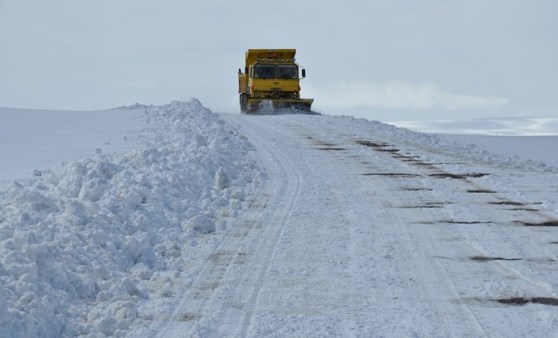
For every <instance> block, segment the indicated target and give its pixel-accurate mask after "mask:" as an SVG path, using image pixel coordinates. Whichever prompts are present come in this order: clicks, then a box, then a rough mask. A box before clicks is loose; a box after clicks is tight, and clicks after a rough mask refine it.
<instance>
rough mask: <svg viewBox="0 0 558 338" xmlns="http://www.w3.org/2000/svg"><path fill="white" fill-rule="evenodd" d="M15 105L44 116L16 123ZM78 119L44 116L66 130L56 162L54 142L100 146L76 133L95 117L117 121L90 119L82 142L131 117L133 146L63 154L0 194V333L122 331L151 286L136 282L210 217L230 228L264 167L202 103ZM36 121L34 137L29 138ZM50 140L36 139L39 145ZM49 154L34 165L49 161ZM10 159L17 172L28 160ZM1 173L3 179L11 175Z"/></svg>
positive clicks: (211, 224)
mask: <svg viewBox="0 0 558 338" xmlns="http://www.w3.org/2000/svg"><path fill="white" fill-rule="evenodd" d="M17 113H21V114H23V115H24V116H25V115H26V116H25V119H26V120H27V118H34V117H37V116H38V115H42V114H47V115H48V114H49V113H48V112H41V113H40V114H39V113H36V112H25V111H10V114H9V115H10V116H9V117H10V119H11V120H12V121H14V120H17V118H16V117H17V116H16V115H17ZM80 115H81V118H83V120H81V122H80V119H79V117H78V116H76V115H75V114H74V113H58V114H56V113H55V114H53V115H52V116H50V119H52V120H49V121H50V124H51V125H56V123H58V124H59V125H58V127H56V128H54V129H56V130H60V129H65V128H68V129H71V132H67V133H61V134H58V135H59V137H60V138H56V137H53V138H52V139H55V140H56V144H53V145H52V146H53V148H52V149H51V150H50V152H49V154H52V155H53V158H54V159H57V160H58V159H61V157H60V154H59V153H58V148H57V146H58V145H59V144H66V142H67V143H68V144H69V145H65V146H63V151H62V152H63V153H66V151H67V152H69V153H70V154H71V155H75V156H79V155H83V154H84V153H86V152H88V151H89V150H90V149H91V148H90V146H91V145H95V143H94V142H93V141H92V140H90V139H88V140H87V141H89V142H79V137H78V135H80V131H86V130H88V129H89V128H90V127H91V124H90V123H89V122H91V121H92V120H93V119H97V118H99V119H108V120H115V122H113V123H111V122H109V121H104V122H103V123H102V124H101V123H97V124H94V126H95V128H96V130H95V132H86V133H85V134H86V135H87V137H88V138H91V139H92V138H94V137H95V135H101V134H102V133H99V131H101V130H103V128H104V127H106V128H107V129H105V130H107V131H112V130H116V131H121V130H125V128H124V127H125V126H126V123H127V122H128V121H129V120H130V118H131V121H129V122H130V125H129V126H128V129H127V131H128V132H130V133H131V135H130V138H129V139H136V140H137V141H136V142H134V143H135V144H137V146H136V147H135V149H127V150H123V149H125V148H133V147H131V146H129V147H120V148H119V149H120V150H123V151H121V152H116V151H115V152H111V153H110V154H102V153H101V154H98V155H95V154H93V153H91V155H90V156H91V157H90V158H87V159H83V160H79V161H68V162H67V163H66V164H65V165H64V166H63V168H62V170H59V173H56V172H54V171H51V170H49V169H41V170H38V169H37V170H35V176H34V177H31V178H29V179H28V180H25V182H19V181H18V180H16V181H14V182H13V183H12V185H11V186H10V187H9V188H8V189H7V190H6V191H4V192H3V193H2V195H1V209H0V210H1V214H0V215H1V218H0V224H1V228H0V231H1V233H0V252H1V254H0V257H1V261H0V279H1V280H2V288H1V289H0V292H1V296H2V297H1V299H2V302H3V303H4V304H3V305H4V306H2V311H3V312H2V316H1V317H0V318H1V319H0V321H1V323H0V326H1V327H2V332H3V333H2V335H3V336H14V337H22V336H28V337H30V336H37V335H44V336H73V335H89V334H93V333H95V332H100V333H103V334H105V335H113V334H114V335H119V334H122V332H125V330H126V329H127V328H128V326H129V325H130V324H131V323H132V322H133V321H134V320H135V319H136V318H137V315H138V314H137V301H138V299H142V298H145V297H149V295H150V294H151V293H152V292H153V291H154V290H149V289H148V290H146V289H145V288H143V289H140V288H139V287H138V285H141V281H142V280H149V279H153V278H158V277H157V276H158V272H159V271H166V270H168V269H169V268H170V267H171V266H172V264H173V262H174V261H176V260H177V259H188V257H181V251H182V249H183V247H184V245H194V244H195V243H196V239H197V238H198V236H199V235H200V234H207V233H210V232H213V231H215V226H216V224H218V225H219V227H220V229H226V228H227V226H229V223H230V220H229V219H230V217H231V216H232V215H234V214H235V213H237V212H239V211H240V210H241V209H242V208H243V205H244V204H245V203H246V202H245V201H244V196H245V195H248V196H249V195H250V193H251V192H252V190H253V189H254V188H255V186H257V180H258V177H259V176H260V174H261V173H260V170H259V169H258V168H257V167H256V166H255V164H254V161H253V159H251V157H250V152H251V149H252V147H251V146H250V145H249V144H248V142H247V141H246V139H245V138H244V137H242V136H241V135H239V134H238V132H237V131H236V130H235V129H233V128H230V127H228V126H226V125H224V123H223V122H222V121H221V120H220V119H219V118H218V116H217V115H216V114H213V113H211V112H209V111H208V110H207V109H206V108H203V107H202V106H201V104H200V103H199V102H198V101H197V100H192V101H191V102H188V103H180V102H174V103H172V104H170V105H167V106H163V107H156V108H146V109H140V111H138V110H137V109H135V110H131V111H130V112H126V111H125V110H119V111H108V112H104V113H102V114H98V112H93V113H90V114H86V113H81V114H80ZM109 115H110V117H109ZM140 117H141V119H142V121H143V124H144V126H143V127H142V130H139V131H138V130H136V127H138V126H139V124H138V123H137V121H134V120H136V119H139V118H140ZM68 118H71V120H70V121H67V119H68ZM56 119H58V120H56ZM44 120H46V118H43V121H44ZM17 122H21V123H22V124H19V126H20V127H21V126H23V121H17ZM35 122H36V121H35ZM35 122H34V123H32V125H31V127H30V129H31V130H28V132H29V134H32V135H34V134H35V130H34V127H36V126H38V124H35ZM47 127H48V125H47ZM20 130H26V129H25V127H24V128H21V129H20ZM54 132H55V131H48V133H50V134H54ZM46 134H47V132H45V133H39V135H38V136H39V137H45V135H46ZM14 135H15V133H14ZM65 136H67V138H65V139H63V138H64V137H65ZM39 137H38V138H39ZM120 137H124V135H120ZM103 139H105V140H107V139H108V140H110V139H111V137H104V138H103ZM49 140H51V139H50V138H48V137H46V138H44V139H43V143H42V146H43V150H45V149H46V148H47V146H48V142H49ZM74 140H76V141H77V142H74ZM35 142H36V143H35ZM33 143H34V144H39V143H40V142H39V141H33ZM76 143H77V144H78V145H76ZM27 145H29V144H24V145H20V146H18V147H15V149H14V150H13V151H14V153H15V154H17V153H19V152H21V151H22V150H23V149H22V147H25V146H27ZM72 146H74V147H77V148H79V149H78V150H76V151H74V149H73V148H72ZM80 147H82V148H80ZM80 149H81V150H82V151H83V152H80V151H79V150H80ZM32 154H35V153H33V152H32V153H31V155H32ZM3 158H4V161H6V162H7V161H10V160H11V159H12V158H13V157H12V156H7V155H5V157H3ZM44 158H46V157H44V156H40V157H39V160H38V162H37V163H38V164H39V165H41V166H42V165H44V164H45V161H44V160H43V159H44ZM6 162H4V163H6ZM14 162H15V163H13V166H14V167H15V168H17V169H18V168H20V166H22V165H24V164H25V163H23V162H18V161H14ZM29 162H31V161H29ZM11 169H14V168H11ZM27 169H31V168H27ZM7 172H8V173H9V174H8V175H7V176H8V177H10V176H12V175H14V174H13V173H17V171H10V170H8V171H7ZM215 182H217V184H215Z"/></svg>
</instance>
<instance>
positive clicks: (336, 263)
mask: <svg viewBox="0 0 558 338" xmlns="http://www.w3.org/2000/svg"><path fill="white" fill-rule="evenodd" d="M0 119H1V121H2V124H1V125H0V141H1V142H2V148H1V149H0V158H1V159H2V162H1V163H2V165H1V166H0V281H1V287H0V327H2V333H1V335H2V337H4V336H5V337H24V336H25V337H31V336H49V337H58V336H76V335H78V336H91V337H97V336H105V335H106V336H111V335H112V336H130V337H138V336H142V337H152V336H161V337H167V336H170V337H178V336H184V335H186V336H200V337H214V336H227V335H240V336H276V337H281V336H301V337H302V336H417V337H426V336H482V335H487V336H553V335H555V334H556V332H558V319H557V318H558V310H557V307H556V306H555V305H558V301H557V300H556V297H557V296H558V283H557V282H556V281H557V280H558V274H557V273H556V268H555V262H556V261H557V260H558V249H557V246H556V243H558V233H557V232H556V231H554V228H553V226H551V225H553V224H554V225H555V223H553V222H556V221H555V220H556V219H557V218H558V198H557V195H558V179H557V178H558V162H557V160H556V155H555V150H554V149H556V148H557V147H558V136H555V135H558V131H557V130H556V120H550V119H548V120H545V121H542V122H541V121H539V123H538V124H537V127H536V128H535V127H534V126H531V127H528V128H524V127H525V126H526V124H525V120H523V121H522V120H517V121H513V120H511V119H506V120H505V121H504V122H502V121H503V120H500V122H499V121H497V120H476V121H469V122H468V123H469V125H467V123H459V124H458V123H453V124H452V123H449V122H444V123H439V122H433V123H431V124H430V125H429V124H428V123H426V122H421V123H418V122H406V123H397V124H398V125H400V126H402V127H404V128H410V129H414V130H421V131H424V132H428V133H434V134H438V135H430V134H422V133H417V132H414V131H411V130H409V129H401V128H397V127H394V126H391V125H387V124H382V123H378V122H371V121H366V120H362V119H354V118H351V117H328V116H287V115H286V116H260V117H254V116H241V115H239V114H220V115H219V114H215V113H212V112H210V111H209V110H207V109H206V108H204V107H203V106H202V105H201V103H200V102H198V101H197V100H195V99H193V100H192V101H190V102H173V103H171V104H169V105H165V106H161V107H146V106H140V105H135V106H131V107H127V108H119V109H113V110H107V111H96V112H69V111H39V110H22V109H12V108H0ZM483 122H486V123H485V124H483ZM473 125H474V126H473ZM496 125H497V126H498V127H497V128H496ZM522 126H523V127H522ZM496 129H498V130H499V131H498V132H495V130H496ZM535 129H536V132H534V130H535ZM471 134H476V135H471ZM494 135H504V136H494ZM519 135H524V136H519ZM545 222H546V223H547V225H548V226H541V224H545ZM520 224H523V225H524V226H521V225H520ZM434 225H435V226H434ZM510 304H511V305H510ZM533 323H537V324H536V325H534V324H533ZM532 324H533V325H532Z"/></svg>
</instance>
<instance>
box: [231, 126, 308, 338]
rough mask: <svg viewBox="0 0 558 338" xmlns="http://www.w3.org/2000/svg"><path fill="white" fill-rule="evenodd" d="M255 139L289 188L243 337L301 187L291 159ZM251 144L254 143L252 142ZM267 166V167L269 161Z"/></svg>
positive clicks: (254, 291)
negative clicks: (285, 180)
mask: <svg viewBox="0 0 558 338" xmlns="http://www.w3.org/2000/svg"><path fill="white" fill-rule="evenodd" d="M260 126H262V125H260ZM262 127H263V126H262ZM248 135H249V137H250V132H249V131H248ZM252 139H253V140H254V141H256V140H255V139H254V138H253V136H252ZM257 141H258V143H259V145H258V146H259V147H261V148H262V150H264V151H265V152H266V153H267V154H268V155H270V157H272V158H271V160H272V162H274V164H275V166H276V168H278V169H279V170H278V171H279V172H282V173H283V175H284V177H285V178H288V181H287V184H286V186H287V187H288V188H289V189H288V190H287V193H286V194H285V196H286V199H285V198H283V200H284V201H283V203H285V202H286V204H287V207H286V208H285V209H282V208H280V209H279V210H278V212H277V214H276V215H275V217H274V218H276V219H277V223H278V226H277V230H276V233H275V234H274V238H275V240H274V241H273V245H272V246H270V247H269V249H268V251H267V252H266V254H265V257H266V258H265V262H264V264H263V267H262V269H261V271H260V274H259V276H258V279H257V282H256V285H255V287H254V289H253V290H252V294H251V296H250V304H251V305H252V306H251V307H250V308H249V310H248V312H247V313H246V315H245V316H244V319H243V321H242V329H241V330H240V336H241V337H245V336H246V335H247V333H248V329H249V328H250V325H251V320H252V317H253V315H254V308H255V307H256V305H257V303H258V298H259V295H260V292H261V288H262V285H263V281H264V279H265V276H266V274H267V271H268V268H269V265H270V261H271V259H272V257H273V256H274V255H275V251H276V249H277V243H278V242H279V239H280V238H281V235H282V233H283V231H284V229H285V226H286V224H287V221H288V220H289V218H290V217H291V214H292V211H293V207H294V205H295V204H296V202H297V201H298V198H299V196H300V192H301V187H302V177H301V175H300V173H299V172H298V171H297V169H296V167H295V166H294V165H293V163H292V161H291V160H290V159H289V157H288V156H286V155H285V154H283V153H282V152H281V151H280V149H279V148H278V147H277V146H274V145H273V144H272V143H271V142H269V141H268V140H266V138H265V137H259V138H258V140H257ZM253 144H256V143H255V142H253ZM267 167H268V168H269V162H268V165H267ZM285 174H286V175H285Z"/></svg>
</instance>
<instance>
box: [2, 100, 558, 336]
mask: <svg viewBox="0 0 558 338" xmlns="http://www.w3.org/2000/svg"><path fill="white" fill-rule="evenodd" d="M345 119H346V120H344V118H341V117H339V118H337V120H335V119H332V122H327V123H330V128H332V130H334V129H335V128H336V125H334V124H333V123H334V121H339V122H340V123H341V124H344V123H346V124H347V125H350V123H349V122H351V123H353V122H352V121H353V120H352V118H345ZM0 120H1V121H2V123H1V124H0V142H1V144H2V147H1V148H0V159H2V162H1V163H2V164H1V165H0V281H1V285H0V327H1V328H2V332H1V336H2V337H4V336H5V337H23V336H29V337H31V336H49V337H56V336H76V335H82V336H91V337H93V336H103V335H107V336H110V335H113V336H126V335H128V334H130V332H134V333H137V334H139V335H145V336H150V335H152V334H153V333H154V332H153V331H152V330H153V328H149V325H150V324H148V323H149V322H150V321H152V320H156V319H158V317H157V313H160V315H161V316H162V317H164V315H163V314H162V313H165V312H166V311H169V306H170V305H169V304H175V305H176V304H177V302H176V301H174V302H168V301H167V300H168V299H169V298H172V297H173V295H174V292H175V290H176V288H177V286H176V283H177V282H176V280H179V279H184V280H189V279H194V278H196V277H197V276H198V275H196V271H197V270H195V269H193V270H191V271H190V270H187V269H185V268H184V267H188V266H194V267H195V266H196V262H195V261H196V259H198V258H199V257H197V256H196V255H198V253H196V252H201V253H208V252H211V248H215V247H217V246H219V245H221V242H220V239H219V236H220V234H223V233H227V231H229V229H230V228H231V227H233V226H235V219H236V218H237V217H239V215H241V214H243V213H244V212H246V210H247V209H249V207H250V205H251V203H252V202H253V201H252V200H253V198H254V197H255V196H256V195H257V194H258V192H260V189H261V188H262V186H264V185H265V184H266V182H267V181H268V179H269V178H268V174H267V173H266V168H264V167H263V166H262V165H261V163H262V161H261V160H258V158H257V156H256V150H255V148H254V146H253V145H252V144H250V142H249V141H248V138H247V137H246V136H244V135H243V134H242V133H241V132H240V131H239V128H237V127H235V126H233V125H232V124H230V123H228V122H225V120H230V118H226V119H222V118H221V117H220V116H219V115H218V114H215V113H212V112H210V111H209V110H208V109H206V108H204V107H203V106H202V104H201V103H200V102H199V101H198V100H196V99H192V100H191V101H190V102H173V103H171V104H169V105H165V106H160V107H151V106H141V105H135V106H130V107H123V108H118V109H112V110H106V111H95V112H68V111H41V110H24V109H12V108H0ZM328 121H329V120H328ZM486 121H488V120H486ZM508 122H509V120H508ZM280 123H281V122H280ZM482 123H483V121H482V120H479V121H475V124H476V127H477V129H479V130H480V129H483V128H482ZM490 123H492V124H493V123H494V121H493V120H492V121H490ZM518 123H521V121H518ZM363 125H366V124H365V123H364V124H363ZM400 125H401V126H404V127H408V128H412V129H413V128H414V129H419V130H426V131H428V132H432V133H436V134H446V133H447V134H451V133H452V132H454V131H455V129H453V127H455V124H452V125H451V127H452V128H450V127H449V126H450V124H446V126H447V127H448V128H446V129H444V125H443V124H436V123H433V125H432V128H430V129H429V128H427V127H426V126H425V124H424V123H423V125H421V126H418V125H417V124H416V123H414V124H413V123H407V124H405V123H401V124H400ZM506 125H507V126H508V131H507V132H504V133H500V134H499V135H501V134H505V135H514V137H513V138H510V137H509V136H505V139H504V138H502V136H487V135H486V134H490V133H487V132H486V130H488V129H490V128H491V127H492V126H490V125H487V126H485V127H486V128H484V132H479V133H478V134H484V135H476V136H475V135H467V136H463V135H440V136H439V137H438V136H430V135H424V134H420V133H416V132H413V131H410V130H405V129H400V128H394V127H391V126H387V125H382V124H377V125H375V126H376V127H375V128H377V129H378V130H383V131H384V132H386V133H387V134H390V135H393V137H394V139H398V138H400V139H402V140H403V139H406V140H407V142H409V143H413V142H414V143H416V144H420V145H421V146H424V147H430V148H432V149H436V148H437V147H439V148H440V149H441V150H443V152H444V153H452V152H455V153H463V154H464V155H465V156H469V157H471V158H475V160H476V161H480V162H486V163H490V164H491V165H496V166H503V167H512V168H518V169H519V170H527V171H534V172H540V173H542V174H546V173H548V174H552V175H553V174H555V173H558V162H557V160H556V155H555V150H554V149H556V147H557V146H558V136H552V135H557V134H558V133H557V132H556V129H555V124H554V122H552V123H549V124H539V129H538V131H539V132H540V133H539V134H537V135H544V136H537V137H533V136H529V138H524V137H527V136H517V134H518V130H520V128H516V127H517V125H516V124H514V123H507V124H506ZM544 128H547V129H546V131H544V130H543V129H544ZM342 131H344V132H346V133H347V134H350V133H351V130H350V128H349V127H346V128H345V129H342ZM316 132H317V131H316ZM320 132H322V131H320ZM317 133H318V132H317ZM466 134H468V133H466ZM519 134H522V132H519ZM525 134H527V135H532V134H528V133H525ZM331 135H332V134H331ZM324 137H325V136H324ZM335 141H338V140H333V139H332V140H329V142H331V143H335ZM524 141H527V142H524ZM527 146H528V148H527ZM551 177H555V176H551ZM550 183H553V184H556V182H550ZM294 195H295V193H294V192H293V196H294ZM545 207H546V208H547V209H548V210H550V211H552V210H554V211H556V200H551V201H548V203H547V204H545ZM285 217H287V216H285ZM210 234H216V235H215V236H211V235H210ZM199 255H201V256H203V255H202V254H199ZM201 256H200V257H201ZM215 259H216V258H215ZM185 270H186V271H185ZM198 273H199V276H203V273H204V271H201V272H199V271H198ZM208 282H209V283H210V282H211V281H208ZM140 304H144V305H140ZM145 304H148V306H149V307H150V310H151V313H152V314H145V313H146V311H144V309H143V308H142V306H147V305H145ZM153 313H155V314H153ZM192 316H194V315H192ZM192 319H195V318H194V317H192V318H184V321H190V320H192ZM264 319H265V318H264ZM134 323H136V324H134ZM137 323H140V325H139V326H138V324H137ZM134 325H135V326H134ZM142 325H144V326H145V329H144V328H143V326H142ZM270 325H271V324H270ZM275 325H280V323H279V322H276V323H275ZM553 325H556V323H554V324H553ZM157 327H159V328H160V326H157ZM173 329H176V330H178V329H177V328H170V329H169V332H172V330H173ZM130 330H132V331H130ZM241 330H242V331H241V332H242V333H243V334H249V335H258V334H257V333H258V332H260V333H262V332H264V331H258V329H257V328H253V327H250V326H247V325H245V326H243V327H242V328H241ZM177 332H178V331H177ZM200 332H202V333H203V332H206V333H207V332H209V333H207V336H211V331H200ZM200 332H196V333H197V334H199V333H200ZM309 332H313V331H309ZM324 332H326V331H324ZM410 332H411V331H406V333H410ZM546 332H548V331H546ZM213 333H215V332H213ZM287 333H290V334H293V333H296V332H287ZM322 333H323V332H322ZM315 334H319V332H315ZM202 335H203V334H202Z"/></svg>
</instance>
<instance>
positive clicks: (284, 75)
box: [277, 65, 298, 79]
mask: <svg viewBox="0 0 558 338" xmlns="http://www.w3.org/2000/svg"><path fill="white" fill-rule="evenodd" d="M297 73H298V67H297V66H295V65H278V66H277V75H278V78H280V79H296V78H298V74H297Z"/></svg>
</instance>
